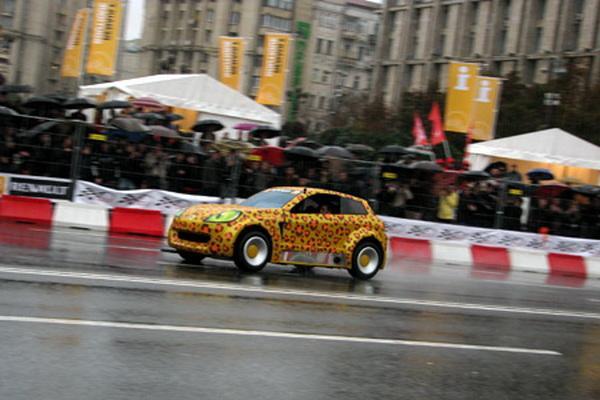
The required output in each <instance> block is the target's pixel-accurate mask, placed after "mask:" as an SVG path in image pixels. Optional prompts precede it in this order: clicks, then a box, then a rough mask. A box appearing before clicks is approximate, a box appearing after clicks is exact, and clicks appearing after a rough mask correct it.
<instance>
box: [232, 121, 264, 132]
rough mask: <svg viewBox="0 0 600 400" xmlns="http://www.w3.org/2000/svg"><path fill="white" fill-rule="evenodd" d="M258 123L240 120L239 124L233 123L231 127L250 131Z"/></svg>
mask: <svg viewBox="0 0 600 400" xmlns="http://www.w3.org/2000/svg"><path fill="white" fill-rule="evenodd" d="M257 126H258V125H256V124H253V123H250V122H240V123H239V124H237V125H235V126H234V127H233V129H237V130H238V131H251V130H252V129H254V128H256V127H257Z"/></svg>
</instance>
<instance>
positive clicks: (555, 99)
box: [544, 92, 560, 128]
mask: <svg viewBox="0 0 600 400" xmlns="http://www.w3.org/2000/svg"><path fill="white" fill-rule="evenodd" d="M544 106H546V118H545V122H544V124H545V125H546V127H547V128H550V127H551V124H552V115H553V113H554V108H555V107H558V106H560V93H555V92H546V93H544Z"/></svg>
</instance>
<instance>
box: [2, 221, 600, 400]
mask: <svg viewBox="0 0 600 400" xmlns="http://www.w3.org/2000/svg"><path fill="white" fill-rule="evenodd" d="M0 228H1V229H0V288H1V290H0V340H1V342H0V343H2V354H3V362H2V363H1V364H0V398H2V399H4V398H6V399H32V398H44V399H82V398H85V399H131V398H141V397H144V398H147V399H165V398H172V399H192V398H193V399H198V398H211V399H212V398H219V399H239V398H254V397H256V398H261V399H288V398H291V399H333V398H335V399H337V398H343V399H369V398H384V399H388V398H408V399H410V398H419V399H422V398H444V399H470V398H472V399H480V398H486V399H506V398H519V399H548V398H556V399H596V398H600V303H599V302H598V301H593V300H595V299H599V298H600V294H599V289H600V282H599V281H580V280H573V279H572V278H560V279H553V280H548V279H547V278H546V277H544V276H541V275H537V274H512V275H506V274H504V273H498V272H497V271H494V270H489V271H477V273H473V271H471V270H470V269H469V268H466V267H461V266H453V265H425V264H423V263H420V262H417V261H406V260H404V261H402V262H394V263H392V264H391V265H389V266H388V268H387V269H386V270H384V271H382V273H380V274H379V275H378V276H377V277H376V278H375V279H374V280H373V281H369V282H355V281H353V280H351V279H350V278H349V276H348V275H347V274H346V273H345V271H336V270H325V269H315V270H314V271H313V272H312V273H310V274H308V275H302V274H296V273H292V268H291V267H279V266H271V267H268V268H266V269H265V270H264V272H262V273H261V274H257V275H246V274H241V273H239V272H238V271H237V269H235V267H234V266H233V265H232V264H231V263H228V262H225V261H218V260H211V259H207V260H206V261H205V264H204V265H201V266H190V265H186V264H183V263H181V262H180V260H179V258H178V256H177V255H176V254H172V253H168V252H163V251H161V249H162V248H163V247H164V242H163V241H162V240H157V239H149V238H141V237H126V236H120V237H115V236H110V237H107V236H106V235H104V234H102V233H98V232H83V231H74V230H54V231H48V230H45V229H43V228H36V227H34V226H25V225H3V226H1V227H0Z"/></svg>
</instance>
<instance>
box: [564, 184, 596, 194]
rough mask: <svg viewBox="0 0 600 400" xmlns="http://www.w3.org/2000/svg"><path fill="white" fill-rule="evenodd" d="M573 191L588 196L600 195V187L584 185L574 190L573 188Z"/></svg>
mask: <svg viewBox="0 0 600 400" xmlns="http://www.w3.org/2000/svg"><path fill="white" fill-rule="evenodd" d="M571 190H573V191H574V192H575V193H579V194H583V195H586V196H596V195H600V187H599V186H593V185H583V186H576V187H574V188H571Z"/></svg>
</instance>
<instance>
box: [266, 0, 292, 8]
mask: <svg viewBox="0 0 600 400" xmlns="http://www.w3.org/2000/svg"><path fill="white" fill-rule="evenodd" d="M264 5H265V6H267V7H273V8H281V9H283V10H291V9H293V8H294V0H264Z"/></svg>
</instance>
